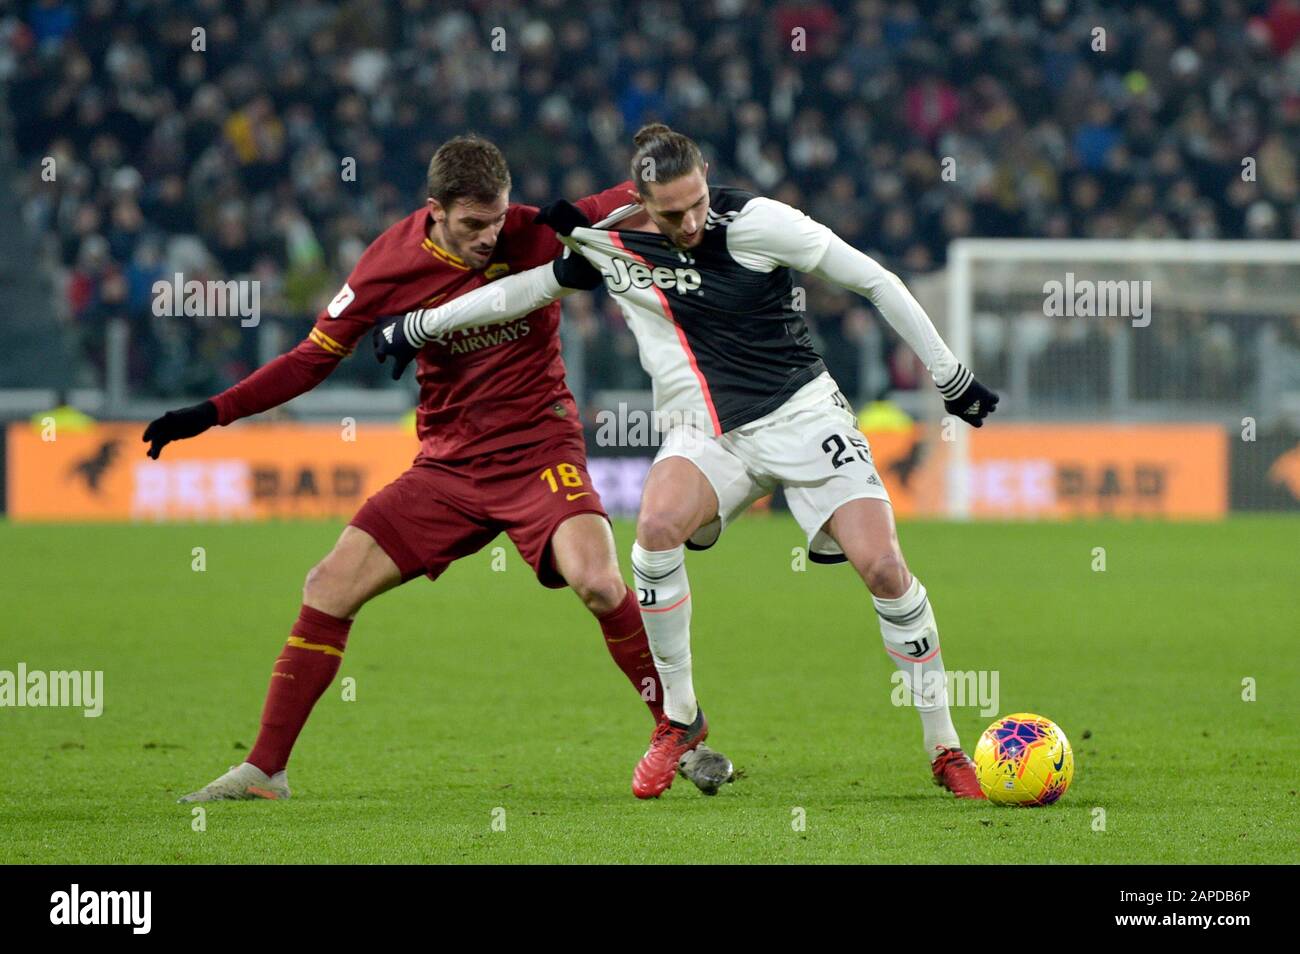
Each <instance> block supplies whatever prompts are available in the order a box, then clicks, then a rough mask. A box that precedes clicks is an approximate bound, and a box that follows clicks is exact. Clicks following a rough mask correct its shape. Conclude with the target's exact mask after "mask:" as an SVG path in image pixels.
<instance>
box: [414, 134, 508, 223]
mask: <svg viewBox="0 0 1300 954" xmlns="http://www.w3.org/2000/svg"><path fill="white" fill-rule="evenodd" d="M428 184H429V197H430V198H431V199H437V200H438V204H439V205H441V206H442V207H443V208H444V209H447V208H450V207H451V204H452V203H453V202H455V201H456V200H457V199H469V200H471V201H474V202H482V203H484V204H486V203H490V202H495V201H496V199H497V196H499V195H500V194H501V191H502V190H503V189H505V190H508V189H509V188H510V168H509V166H507V165H506V157H505V156H503V155H502V154H501V150H500V149H498V148H497V147H496V146H495V145H494V144H493V143H491V142H489V141H488V140H486V139H484V138H483V137H482V136H476V135H474V134H472V133H471V134H469V135H465V136H457V137H456V138H454V139H448V140H447V141H446V142H444V143H443V144H442V145H441V146H439V147H438V151H437V152H435V153H434V154H433V158H432V159H431V160H429V178H428Z"/></svg>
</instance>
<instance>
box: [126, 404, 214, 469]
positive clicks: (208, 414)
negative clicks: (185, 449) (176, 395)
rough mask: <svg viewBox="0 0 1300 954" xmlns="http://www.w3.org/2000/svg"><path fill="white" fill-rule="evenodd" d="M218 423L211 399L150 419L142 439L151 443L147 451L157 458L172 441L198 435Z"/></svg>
mask: <svg viewBox="0 0 1300 954" xmlns="http://www.w3.org/2000/svg"><path fill="white" fill-rule="evenodd" d="M216 423H217V406H216V405H215V404H213V403H212V402H211V401H204V402H203V403H202V404H194V405H191V406H190V407H183V408H181V409H180V410H178V411H168V412H167V413H166V414H164V415H163V416H162V417H160V418H157V419H156V420H153V421H150V422H149V426H148V427H146V428H145V429H144V437H142V438H141V440H143V441H146V442H147V443H149V445H150V446H149V449H148V450H147V451H145V453H146V454H148V455H149V456H150V457H152V458H153V459H154V460H157V459H158V455H159V454H161V453H162V449H163V448H164V447H166V446H167V445H168V444H170V443H171V442H172V441H179V440H184V439H185V438H187V437H197V436H198V435H199V434H202V433H203V432H204V431H206V430H207V429H208V428H209V427H212V426H213V425H215V424H216Z"/></svg>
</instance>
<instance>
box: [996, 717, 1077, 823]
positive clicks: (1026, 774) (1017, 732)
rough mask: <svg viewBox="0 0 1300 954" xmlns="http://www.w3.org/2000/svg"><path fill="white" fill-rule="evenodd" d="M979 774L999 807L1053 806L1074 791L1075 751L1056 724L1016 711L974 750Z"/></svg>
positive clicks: (999, 721) (999, 720)
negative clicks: (1072, 786)
mask: <svg viewBox="0 0 1300 954" xmlns="http://www.w3.org/2000/svg"><path fill="white" fill-rule="evenodd" d="M975 772H976V774H977V775H978V776H979V781H980V788H982V789H983V790H984V794H985V796H987V797H988V800H989V801H990V802H992V803H993V804H994V805H1018V806H1022V807H1030V806H1034V805H1050V804H1052V803H1053V802H1055V801H1057V800H1058V799H1060V797H1061V796H1062V795H1064V794H1065V790H1066V789H1067V788H1069V787H1070V781H1071V780H1072V779H1073V778H1074V751H1073V750H1072V749H1071V748H1070V740H1069V739H1067V738H1066V737H1065V733H1064V732H1062V731H1061V728H1060V726H1058V725H1057V724H1056V723H1055V722H1053V721H1052V720H1051V719H1045V718H1043V717H1042V716H1040V715H1034V714H1033V713H1032V712H1017V713H1015V714H1014V715H1009V716H1003V717H1002V718H1001V719H998V721H997V722H994V723H993V724H992V725H991V726H989V727H988V728H987V729H985V730H984V734H983V735H981V736H980V740H979V743H978V744H977V745H976V746H975Z"/></svg>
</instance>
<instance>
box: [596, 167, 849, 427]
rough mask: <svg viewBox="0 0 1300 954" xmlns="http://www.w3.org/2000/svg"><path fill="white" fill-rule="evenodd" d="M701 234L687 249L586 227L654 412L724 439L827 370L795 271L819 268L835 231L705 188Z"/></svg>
mask: <svg viewBox="0 0 1300 954" xmlns="http://www.w3.org/2000/svg"><path fill="white" fill-rule="evenodd" d="M709 206H710V207H709V212H708V218H707V221H706V224H705V226H704V239H703V240H702V241H701V242H700V244H699V245H697V246H696V247H695V248H692V249H689V250H681V249H678V248H676V247H675V246H673V245H672V243H671V242H669V241H668V239H666V238H664V237H663V236H662V235H659V234H657V233H653V232H642V231H636V230H617V229H613V230H605V229H597V228H579V229H575V230H574V231H573V235H572V236H571V239H572V240H573V242H574V244H575V245H576V246H577V248H578V250H579V251H580V252H581V253H582V254H583V255H584V256H585V257H586V258H588V259H589V260H590V261H591V262H592V263H593V264H594V265H595V266H596V267H597V268H599V269H600V270H601V271H602V272H603V273H604V275H605V287H606V288H607V289H608V290H609V291H610V293H611V294H613V295H614V297H615V298H616V299H617V301H618V303H619V306H620V307H621V308H622V310H623V314H624V316H625V317H626V319H627V322H628V325H629V326H630V327H631V329H632V331H633V333H634V334H635V335H636V338H637V343H638V345H639V347H640V352H641V364H642V366H643V367H644V368H645V370H646V372H647V373H648V374H649V375H650V377H651V380H652V382H653V386H654V399H655V408H656V410H657V411H658V412H660V414H661V415H663V416H666V417H667V418H668V419H669V420H671V421H679V420H686V421H689V422H691V423H692V424H694V425H695V426H697V427H700V428H701V429H703V430H705V431H710V432H712V433H713V434H721V433H723V432H725V431H729V430H732V429H734V428H737V427H740V426H742V425H744V424H747V423H749V422H750V421H753V420H755V419H757V418H760V417H762V416H763V415H765V414H768V413H770V412H772V411H774V410H776V408H778V407H780V406H781V404H783V403H784V402H785V401H786V399H788V398H789V397H790V396H791V395H792V394H794V393H795V392H796V391H798V390H799V389H800V388H801V387H803V386H804V385H805V384H807V383H808V382H810V381H812V380H813V379H814V378H816V377H818V376H819V375H820V374H822V373H823V372H824V371H825V370H826V365H825V363H824V362H823V361H822V359H821V356H820V355H818V354H817V352H816V350H815V349H814V348H813V344H812V338H811V336H810V335H809V333H808V326H807V324H806V323H805V321H804V319H803V316H802V315H801V314H800V313H799V312H797V311H796V310H795V308H794V300H793V295H794V279H793V276H792V273H791V266H793V267H795V268H799V269H803V270H807V269H811V268H812V267H813V266H814V265H816V263H817V261H818V259H819V258H820V257H821V254H822V252H824V251H825V249H826V244H827V242H828V241H829V236H830V233H829V230H827V229H826V228H825V227H824V226H821V225H819V224H817V223H816V222H814V221H813V220H812V219H810V218H808V216H806V215H804V214H803V213H802V212H800V211H798V210H797V209H794V208H791V207H790V206H788V205H785V204H784V203H781V202H776V201H775V200H772V199H767V198H764V197H761V196H757V195H754V194H753V193H751V192H746V191H744V190H742V189H735V188H730V187H727V186H714V187H713V188H711V189H710V190H709Z"/></svg>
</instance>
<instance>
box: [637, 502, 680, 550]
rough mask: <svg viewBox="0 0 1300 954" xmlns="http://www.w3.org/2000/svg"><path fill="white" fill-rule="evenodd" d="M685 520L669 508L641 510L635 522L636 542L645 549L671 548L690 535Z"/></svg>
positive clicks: (677, 545)
mask: <svg viewBox="0 0 1300 954" xmlns="http://www.w3.org/2000/svg"><path fill="white" fill-rule="evenodd" d="M686 522H687V521H686V520H684V519H683V516H682V515H681V514H678V513H673V512H672V511H670V510H666V509H665V510H659V509H653V510H642V511H641V515H640V517H638V518H637V522H636V540H637V543H639V544H641V546H642V547H644V548H645V549H647V550H672V549H673V548H675V547H679V546H681V545H682V544H683V543H685V542H686V538H687V537H689V536H690V534H691V531H690V529H689V528H688V527H687V526H686Z"/></svg>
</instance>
